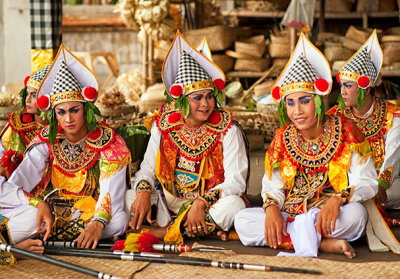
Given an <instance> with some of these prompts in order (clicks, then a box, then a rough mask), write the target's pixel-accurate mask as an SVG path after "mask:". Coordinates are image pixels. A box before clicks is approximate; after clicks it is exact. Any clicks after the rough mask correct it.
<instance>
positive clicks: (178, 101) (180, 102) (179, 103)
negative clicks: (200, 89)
mask: <svg viewBox="0 0 400 279" xmlns="http://www.w3.org/2000/svg"><path fill="white" fill-rule="evenodd" d="M182 106H183V95H181V96H179V97H178V98H177V99H176V100H175V108H177V109H179V108H182Z"/></svg>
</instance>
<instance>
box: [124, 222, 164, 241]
mask: <svg viewBox="0 0 400 279" xmlns="http://www.w3.org/2000/svg"><path fill="white" fill-rule="evenodd" d="M143 229H145V230H148V232H149V233H152V234H154V235H155V236H157V238H158V239H164V236H165V235H166V234H167V229H168V228H167V227H163V228H161V227H153V226H148V225H142V226H141V227H140V229H138V230H134V229H128V230H127V231H126V234H129V233H140V232H141V231H142V230H143Z"/></svg>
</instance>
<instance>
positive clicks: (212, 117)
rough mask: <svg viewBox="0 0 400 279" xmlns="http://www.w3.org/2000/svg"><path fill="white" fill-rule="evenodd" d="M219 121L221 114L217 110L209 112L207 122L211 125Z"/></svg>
mask: <svg viewBox="0 0 400 279" xmlns="http://www.w3.org/2000/svg"><path fill="white" fill-rule="evenodd" d="M220 121H221V115H220V113H219V112H218V111H216V110H213V112H212V113H211V114H210V117H208V122H210V123H211V124H213V125H217V124H218V123H219V122H220Z"/></svg>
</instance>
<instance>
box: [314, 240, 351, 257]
mask: <svg viewBox="0 0 400 279" xmlns="http://www.w3.org/2000/svg"><path fill="white" fill-rule="evenodd" d="M319 250H321V251H324V252H329V253H338V254H344V255H345V256H346V257H348V258H349V259H352V258H355V257H356V251H354V249H353V247H351V245H350V243H348V242H347V241H346V240H344V239H334V238H329V239H322V241H321V245H320V246H319Z"/></svg>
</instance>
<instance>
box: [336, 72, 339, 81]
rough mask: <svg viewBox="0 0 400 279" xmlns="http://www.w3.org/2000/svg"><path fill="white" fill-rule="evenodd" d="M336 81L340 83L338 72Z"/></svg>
mask: <svg viewBox="0 0 400 279" xmlns="http://www.w3.org/2000/svg"><path fill="white" fill-rule="evenodd" d="M336 81H337V83H340V72H339V73H337V75H336Z"/></svg>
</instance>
